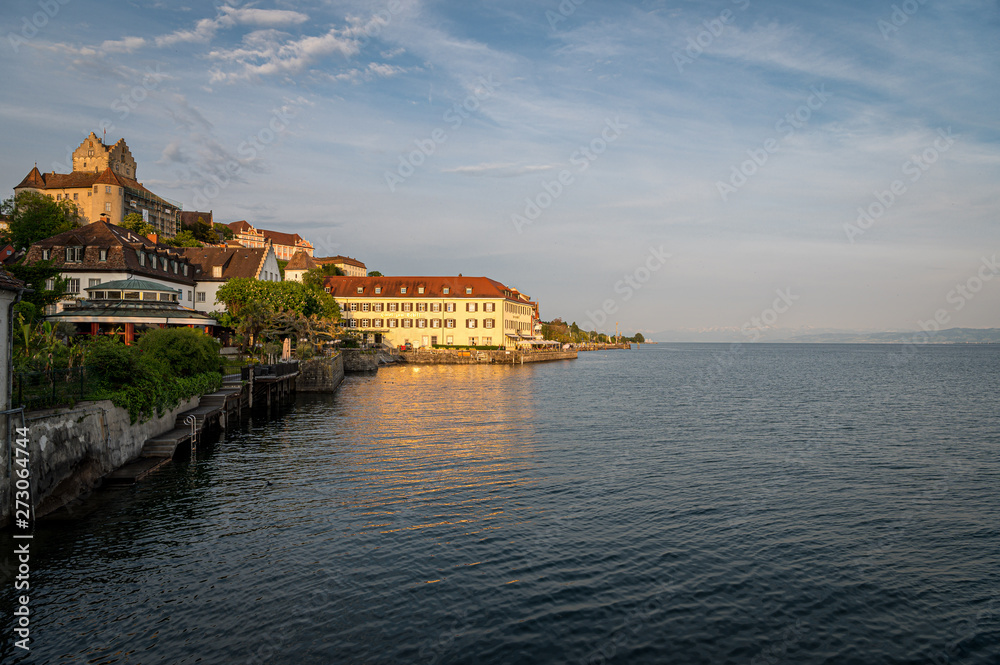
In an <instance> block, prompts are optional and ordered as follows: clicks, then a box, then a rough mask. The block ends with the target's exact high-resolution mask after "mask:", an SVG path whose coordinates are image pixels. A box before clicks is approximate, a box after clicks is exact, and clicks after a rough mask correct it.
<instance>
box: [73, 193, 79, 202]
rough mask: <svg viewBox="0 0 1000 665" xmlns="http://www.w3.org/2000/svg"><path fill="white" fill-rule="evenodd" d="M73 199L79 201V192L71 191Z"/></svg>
mask: <svg viewBox="0 0 1000 665" xmlns="http://www.w3.org/2000/svg"><path fill="white" fill-rule="evenodd" d="M73 200H74V201H79V200H80V193H79V192H73Z"/></svg>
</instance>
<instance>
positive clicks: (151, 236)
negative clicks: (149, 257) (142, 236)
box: [146, 233, 158, 243]
mask: <svg viewBox="0 0 1000 665" xmlns="http://www.w3.org/2000/svg"><path fill="white" fill-rule="evenodd" d="M146 237H147V238H149V239H150V240H152V241H153V242H154V243H155V242H156V238H157V237H158V236H157V235H156V234H155V233H150V234H148V235H147V236H146Z"/></svg>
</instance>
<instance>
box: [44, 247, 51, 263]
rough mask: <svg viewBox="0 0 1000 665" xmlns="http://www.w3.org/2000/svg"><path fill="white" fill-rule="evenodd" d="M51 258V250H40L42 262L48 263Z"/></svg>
mask: <svg viewBox="0 0 1000 665" xmlns="http://www.w3.org/2000/svg"><path fill="white" fill-rule="evenodd" d="M51 257H52V250H51V249H43V250H42V261H48V260H49V259H50V258H51Z"/></svg>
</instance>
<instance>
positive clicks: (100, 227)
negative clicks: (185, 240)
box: [25, 221, 194, 285]
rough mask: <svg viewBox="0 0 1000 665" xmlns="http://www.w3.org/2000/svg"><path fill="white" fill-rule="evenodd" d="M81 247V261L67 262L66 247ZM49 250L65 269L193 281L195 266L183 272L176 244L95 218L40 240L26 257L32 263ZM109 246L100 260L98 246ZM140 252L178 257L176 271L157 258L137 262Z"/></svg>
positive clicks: (182, 282) (100, 247) (184, 282)
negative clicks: (151, 262) (128, 273)
mask: <svg viewBox="0 0 1000 665" xmlns="http://www.w3.org/2000/svg"><path fill="white" fill-rule="evenodd" d="M81 246H82V247H83V261H81V262H80V263H67V262H66V252H65V248H66V247H81ZM44 249H48V250H50V251H51V257H50V260H51V261H52V264H53V265H54V266H55V267H57V268H59V269H60V270H62V271H64V272H95V271H96V272H101V271H106V272H122V271H126V272H131V273H133V274H134V275H135V276H137V277H139V276H141V277H156V278H157V279H161V280H168V281H174V282H178V283H181V284H187V285H191V284H193V283H194V269H193V267H190V268H189V269H188V276H187V277H185V276H184V272H183V269H182V268H181V266H182V265H184V264H186V263H188V261H187V259H186V258H185V257H184V256H183V255H182V254H180V253H179V252H178V251H177V248H176V247H170V246H169V245H162V244H160V243H155V242H153V241H152V240H150V239H149V238H147V237H145V236H140V235H138V234H136V233H133V232H131V231H129V230H128V229H124V228H122V227H120V226H115V225H114V224H111V223H110V222H104V221H98V222H93V223H92V224H87V225H86V226H81V227H79V228H76V229H70V230H69V231H64V232H62V233H60V234H58V235H54V236H52V237H51V238H46V239H45V240H39V241H38V242H36V243H33V244H32V245H31V247H29V248H28V254H27V256H26V257H25V261H26V262H28V263H35V262H36V261H41V260H42V250H44ZM101 249H106V250H108V258H107V260H106V261H101V260H100V250H101ZM139 254H145V255H147V256H148V255H149V254H156V256H157V257H158V258H159V257H165V258H166V259H167V260H168V261H178V271H177V273H176V274H175V273H174V272H173V269H172V266H171V265H170V264H169V263H168V266H167V269H166V270H164V269H163V268H162V266H160V265H159V263H160V262H159V261H157V264H158V265H157V266H156V267H153V266H151V265H150V262H149V261H145V262H144V263H140V262H139Z"/></svg>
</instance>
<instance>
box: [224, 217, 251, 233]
mask: <svg viewBox="0 0 1000 665" xmlns="http://www.w3.org/2000/svg"><path fill="white" fill-rule="evenodd" d="M226 226H228V227H229V228H231V229H232V230H233V233H250V232H251V231H254V230H255V229H254V228H253V226H251V225H250V224H248V223H247V221H246V220H245V219H244V220H240V221H239V222H229V223H228V224H226Z"/></svg>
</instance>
